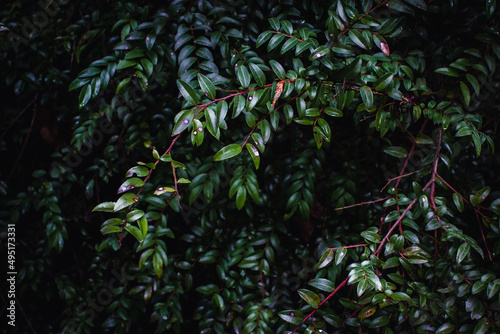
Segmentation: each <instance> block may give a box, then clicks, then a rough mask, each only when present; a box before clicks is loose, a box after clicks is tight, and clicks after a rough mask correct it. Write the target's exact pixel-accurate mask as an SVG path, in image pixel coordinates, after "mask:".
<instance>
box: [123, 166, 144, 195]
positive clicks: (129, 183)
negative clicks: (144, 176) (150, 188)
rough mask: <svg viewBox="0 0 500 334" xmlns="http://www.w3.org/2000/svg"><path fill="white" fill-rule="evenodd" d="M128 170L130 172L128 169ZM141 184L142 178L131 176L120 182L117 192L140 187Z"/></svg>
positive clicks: (142, 183) (142, 182)
mask: <svg viewBox="0 0 500 334" xmlns="http://www.w3.org/2000/svg"><path fill="white" fill-rule="evenodd" d="M138 167H139V166H138ZM140 167H143V166H140ZM146 169H147V168H146ZM129 172H130V169H129ZM127 174H128V173H127ZM148 174H149V170H148ZM143 185H144V181H143V180H141V179H139V178H138V177H132V178H130V179H128V180H126V181H125V182H123V183H122V185H121V186H120V188H118V194H121V193H124V192H126V191H129V190H132V189H135V188H137V187H142V186H143Z"/></svg>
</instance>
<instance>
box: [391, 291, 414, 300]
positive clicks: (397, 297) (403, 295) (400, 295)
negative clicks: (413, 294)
mask: <svg viewBox="0 0 500 334" xmlns="http://www.w3.org/2000/svg"><path fill="white" fill-rule="evenodd" d="M391 299H392V300H397V301H400V300H404V301H409V300H411V298H410V296H408V295H407V294H406V293H404V292H394V293H393V294H392V295H391Z"/></svg>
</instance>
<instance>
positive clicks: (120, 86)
mask: <svg viewBox="0 0 500 334" xmlns="http://www.w3.org/2000/svg"><path fill="white" fill-rule="evenodd" d="M130 80H132V78H125V79H123V80H122V81H120V83H119V84H118V86H116V92H115V94H117V95H118V93H119V92H120V91H121V90H122V89H123V88H124V87H125V86H127V85H128V83H129V82H130Z"/></svg>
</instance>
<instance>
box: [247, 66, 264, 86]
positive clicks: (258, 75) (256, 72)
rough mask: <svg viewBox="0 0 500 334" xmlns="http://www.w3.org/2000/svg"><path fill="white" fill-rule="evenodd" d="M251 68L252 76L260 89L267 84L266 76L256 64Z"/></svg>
mask: <svg viewBox="0 0 500 334" xmlns="http://www.w3.org/2000/svg"><path fill="white" fill-rule="evenodd" d="M249 66H250V71H251V72H252V76H253V78H254V80H255V82H256V83H257V85H259V86H260V87H262V86H264V85H265V84H266V76H265V74H264V72H263V71H262V70H261V69H260V68H259V66H257V65H256V64H254V63H250V65H249Z"/></svg>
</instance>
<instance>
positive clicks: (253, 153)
mask: <svg viewBox="0 0 500 334" xmlns="http://www.w3.org/2000/svg"><path fill="white" fill-rule="evenodd" d="M246 148H247V150H248V152H249V153H250V156H251V157H252V160H253V163H254V165H255V169H259V165H260V154H259V151H258V150H257V148H255V146H253V145H252V144H249V143H247V144H246Z"/></svg>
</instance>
